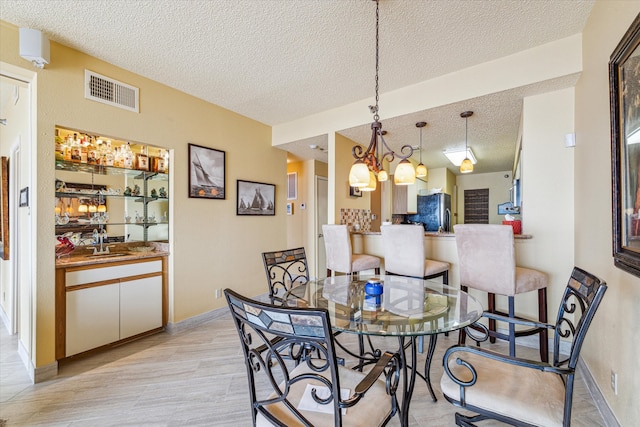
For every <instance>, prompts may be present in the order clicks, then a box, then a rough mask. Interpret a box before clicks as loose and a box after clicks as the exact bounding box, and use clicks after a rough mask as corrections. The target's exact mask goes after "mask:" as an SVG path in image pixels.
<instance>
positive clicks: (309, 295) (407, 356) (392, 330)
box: [284, 275, 483, 425]
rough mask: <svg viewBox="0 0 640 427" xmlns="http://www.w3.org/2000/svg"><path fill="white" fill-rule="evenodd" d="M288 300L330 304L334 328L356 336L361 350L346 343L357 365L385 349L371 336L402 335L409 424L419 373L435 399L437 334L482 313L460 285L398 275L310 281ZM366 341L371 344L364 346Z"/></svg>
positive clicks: (404, 408) (404, 410) (403, 413)
mask: <svg viewBox="0 0 640 427" xmlns="http://www.w3.org/2000/svg"><path fill="white" fill-rule="evenodd" d="M380 292H381V293H380ZM378 293H380V294H379V295H376V294H378ZM284 300H286V301H287V302H286V304H287V305H297V306H307V307H313V308H325V309H327V310H328V312H329V316H330V319H331V325H332V327H333V330H334V331H341V332H345V333H353V334H357V335H358V342H359V347H360V348H359V351H358V353H353V352H350V351H349V350H347V349H345V347H344V346H341V348H343V349H345V350H347V352H348V353H349V354H351V355H353V356H355V357H357V358H358V360H359V365H358V366H357V367H356V368H362V367H363V366H364V365H365V364H367V363H373V362H375V358H376V357H378V356H379V355H380V354H382V352H383V350H378V349H376V348H375V347H374V345H373V344H372V341H371V340H370V339H368V340H367V339H366V338H370V337H371V336H383V337H396V338H397V339H398V353H399V355H400V359H401V364H402V377H403V379H404V381H402V400H401V402H400V421H401V424H402V425H408V414H409V404H410V402H411V396H412V395H413V389H414V386H415V382H416V376H420V377H422V378H423V379H424V380H425V382H426V384H427V387H428V389H429V393H430V394H431V398H432V399H433V401H434V402H435V401H436V396H435V393H434V392H433V387H432V386H431V378H430V367H431V361H432V359H433V353H434V351H435V347H436V342H437V337H438V335H439V334H442V333H447V332H452V331H455V330H457V329H461V328H464V327H466V326H469V325H471V324H472V323H474V322H475V321H477V320H478V319H479V318H480V316H481V315H482V311H483V309H482V305H481V304H480V303H479V302H478V301H477V300H476V299H475V298H473V297H472V296H470V295H469V294H467V293H466V292H463V291H461V290H459V289H456V288H453V287H450V286H446V285H442V284H439V283H436V282H433V281H429V280H423V279H420V278H411V277H404V276H395V275H383V276H362V275H361V276H360V277H358V278H356V277H351V276H349V275H345V276H334V277H329V278H325V279H318V280H311V281H309V282H308V283H306V284H304V285H300V286H297V287H294V288H293V289H291V290H290V291H289V292H288V294H287V295H286V296H285V298H284ZM424 336H429V346H428V350H427V355H426V360H425V369H424V375H423V374H421V373H420V372H418V366H417V343H418V341H419V338H420V337H424ZM365 341H367V342H368V344H369V348H365ZM338 344H339V342H338Z"/></svg>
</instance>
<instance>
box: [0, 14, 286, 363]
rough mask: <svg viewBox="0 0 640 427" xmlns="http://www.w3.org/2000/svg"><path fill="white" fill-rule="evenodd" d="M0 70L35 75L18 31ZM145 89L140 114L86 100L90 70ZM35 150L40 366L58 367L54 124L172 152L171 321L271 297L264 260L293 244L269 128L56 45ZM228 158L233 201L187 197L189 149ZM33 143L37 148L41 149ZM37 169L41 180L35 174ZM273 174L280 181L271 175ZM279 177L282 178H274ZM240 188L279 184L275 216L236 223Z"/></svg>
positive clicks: (41, 74) (10, 36) (42, 85)
mask: <svg viewBox="0 0 640 427" xmlns="http://www.w3.org/2000/svg"><path fill="white" fill-rule="evenodd" d="M0 55H1V60H2V61H3V62H6V63H9V64H14V65H16V66H19V67H24V68H32V66H31V64H29V63H28V62H26V61H25V60H23V59H22V58H20V57H19V55H18V31H17V28H16V27H14V26H13V25H10V24H6V23H2V24H1V26H0ZM85 68H86V69H90V70H92V71H95V72H97V73H100V74H102V75H105V76H108V77H112V78H114V79H117V80H120V81H122V82H125V83H128V84H131V85H133V86H136V87H139V88H140V114H136V113H132V112H129V111H125V110H121V109H118V108H113V107H110V106H106V105H103V104H100V103H97V102H93V101H89V100H85V99H84V70H85ZM37 79H38V86H37V87H38V93H37V99H38V101H37V109H38V115H37V132H36V140H37V147H34V148H35V151H34V157H35V162H37V163H35V162H34V163H33V167H34V171H33V173H34V175H35V176H36V179H37V183H38V185H35V186H34V187H35V188H33V193H32V195H31V197H32V198H33V199H34V200H37V201H39V203H38V204H37V210H36V211H33V212H32V215H37V223H38V228H37V230H36V234H37V235H38V236H41V237H40V238H39V239H38V240H37V241H36V240H34V244H35V245H36V246H34V247H35V248H37V249H36V250H37V261H36V268H37V277H36V278H35V280H36V283H37V291H36V296H35V301H36V304H37V305H36V308H35V313H36V324H35V327H36V336H37V338H36V339H37V342H36V346H35V351H36V352H37V353H36V355H35V359H34V364H35V366H37V367H39V366H43V365H47V364H50V363H52V362H53V361H54V334H53V331H54V245H53V244H51V241H52V239H53V237H54V234H55V228H54V216H53V215H52V214H51V212H53V204H54V186H53V184H52V183H53V180H54V153H53V135H54V126H55V125H56V124H59V125H63V126H68V127H70V128H74V129H82V130H87V131H92V132H95V133H98V134H104V135H113V136H116V137H120V138H123V139H131V140H134V141H140V142H147V143H149V144H153V145H156V146H160V147H165V148H168V149H170V150H173V151H172V156H173V157H172V169H171V175H172V179H173V182H172V185H171V187H170V189H169V193H170V197H171V199H172V201H173V203H174V209H173V212H172V216H171V221H172V225H173V229H172V235H171V237H172V244H173V247H172V255H171V258H172V263H171V273H172V277H173V281H172V283H171V289H170V293H171V307H170V321H171V322H177V321H181V320H184V319H187V318H189V317H192V316H195V315H198V314H202V313H204V312H207V311H209V310H212V309H214V308H218V307H222V306H223V305H224V304H225V300H224V298H221V299H215V289H217V288H226V287H230V288H234V289H236V290H238V291H240V292H242V293H244V294H247V295H257V294H260V293H263V292H264V291H265V285H264V271H263V266H262V261H261V258H260V253H261V252H262V251H265V250H270V249H272V248H274V247H278V248H284V247H285V245H286V214H285V209H284V206H285V204H286V174H285V170H286V153H285V152H284V151H282V150H280V149H277V148H273V147H272V146H271V128H270V127H269V126H266V125H264V124H261V123H259V122H256V121H253V120H250V119H248V118H246V117H243V116H240V115H238V114H236V113H233V112H231V111H228V110H225V109H223V108H220V107H218V106H215V105H212V104H209V103H207V102H204V101H202V100H200V99H197V98H195V97H193V96H189V95H186V94H184V93H182V92H179V91H177V90H174V89H171V88H169V87H166V86H164V85H161V84H159V83H157V82H154V81H151V80H149V79H146V78H143V77H141V76H138V75H136V74H133V73H130V72H128V71H126V70H123V69H120V68H117V67H114V66H112V65H110V64H107V63H105V62H103V61H100V60H98V59H96V58H93V57H90V56H87V55H85V54H83V53H80V52H78V51H75V50H73V49H69V48H67V47H65V46H62V45H59V44H57V43H51V65H48V66H47V67H46V68H45V69H44V70H38V72H37ZM188 143H194V144H198V145H203V146H207V147H211V148H215V149H219V150H223V151H225V152H226V189H227V191H226V199H225V200H202V199H191V198H189V197H188V193H187V185H188V177H187V144H188ZM34 144H35V141H34ZM36 165H37V171H36V170H35V169H36ZM274 171H275V172H276V173H274ZM277 171H282V173H281V174H280V173H277ZM236 179H243V180H250V181H259V182H267V183H272V184H276V199H277V200H276V215H275V216H273V217H237V216H236Z"/></svg>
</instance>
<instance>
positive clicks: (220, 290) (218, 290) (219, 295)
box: [216, 288, 222, 298]
mask: <svg viewBox="0 0 640 427" xmlns="http://www.w3.org/2000/svg"><path fill="white" fill-rule="evenodd" d="M221 296H222V289H219V288H218V289H216V298H220V297H221Z"/></svg>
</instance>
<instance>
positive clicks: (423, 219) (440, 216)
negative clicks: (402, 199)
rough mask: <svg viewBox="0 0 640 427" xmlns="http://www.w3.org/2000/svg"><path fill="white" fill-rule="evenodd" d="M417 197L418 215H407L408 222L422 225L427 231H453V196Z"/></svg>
mask: <svg viewBox="0 0 640 427" xmlns="http://www.w3.org/2000/svg"><path fill="white" fill-rule="evenodd" d="M417 197H418V209H417V210H418V213H416V214H413V215H407V220H408V221H409V222H414V223H421V224H422V225H423V226H424V230H425V231H439V230H440V231H443V232H449V231H451V196H450V195H449V194H446V193H438V194H430V195H428V196H417Z"/></svg>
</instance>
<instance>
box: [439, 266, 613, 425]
mask: <svg viewBox="0 0 640 427" xmlns="http://www.w3.org/2000/svg"><path fill="white" fill-rule="evenodd" d="M606 290H607V285H606V283H605V282H604V281H602V280H600V279H599V278H598V277H596V276H594V275H593V274H590V273H588V272H586V271H584V270H582V269H580V268H578V267H574V269H573V271H572V273H571V277H570V278H569V282H568V283H567V286H566V288H565V291H564V293H563V296H562V299H561V302H560V307H559V309H558V315H557V318H556V322H555V324H553V325H545V324H542V323H538V322H527V321H523V320H521V319H510V318H506V320H505V317H504V316H497V315H494V314H491V313H485V314H484V315H483V316H484V317H487V318H490V319H491V318H497V320H500V321H509V322H512V323H515V324H520V325H527V326H535V327H538V326H546V327H547V328H548V329H550V330H551V331H552V332H553V335H554V340H553V341H554V344H553V361H552V363H551V364H546V363H541V362H538V361H530V360H526V359H522V358H516V357H512V356H507V355H502V354H499V353H496V352H495V351H490V350H485V349H481V348H479V347H473V346H460V345H458V346H453V347H451V348H449V349H448V350H447V351H446V352H445V355H444V367H445V374H444V375H443V377H442V380H441V382H440V385H441V389H442V392H443V394H444V396H445V398H446V399H447V400H448V401H449V402H451V403H453V404H454V405H456V406H459V407H461V408H463V409H466V410H468V411H472V412H474V413H475V414H476V415H464V414H461V413H456V424H457V425H459V426H472V425H474V424H473V423H474V422H478V421H482V420H486V419H494V420H499V421H502V422H505V423H508V424H511V425H527V426H528V425H555V424H562V425H563V426H569V425H570V424H571V410H572V402H573V388H574V380H575V371H576V365H577V363H578V359H579V356H580V350H581V349H582V344H583V343H584V339H585V337H586V335H587V330H588V329H589V326H590V325H591V322H592V320H593V317H594V316H595V314H596V311H597V309H598V306H599V305H600V302H601V301H602V298H603V296H604V293H605V292H606ZM480 326H483V325H480ZM483 329H485V337H484V339H486V337H487V336H488V330H487V328H486V326H483ZM469 336H470V337H473V336H472V335H469ZM474 339H476V340H478V338H477V337H476V338H474ZM561 345H562V346H565V345H569V352H568V354H567V353H566V351H565V353H561ZM534 377H535V378H536V381H531V378H534ZM558 377H560V378H561V379H562V382H559V381H558ZM529 387H530V388H536V389H535V390H530V391H527V390H528V388H529ZM505 390H518V393H509V392H507V391H505ZM541 390H544V393H545V399H537V400H531V401H528V402H524V403H523V402H521V401H520V400H519V396H527V395H530V396H534V395H536V394H538V395H539V394H540V393H541ZM554 396H555V397H554Z"/></svg>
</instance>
